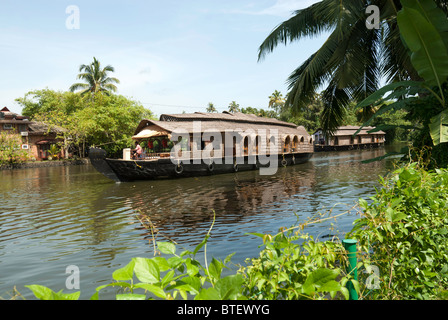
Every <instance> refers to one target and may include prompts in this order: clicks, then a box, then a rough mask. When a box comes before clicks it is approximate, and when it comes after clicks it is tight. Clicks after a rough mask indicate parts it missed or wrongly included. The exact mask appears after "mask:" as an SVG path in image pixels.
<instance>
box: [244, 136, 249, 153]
mask: <svg viewBox="0 0 448 320" xmlns="http://www.w3.org/2000/svg"><path fill="white" fill-rule="evenodd" d="M243 152H244V155H245V156H247V155H249V137H248V136H245V137H244V141H243Z"/></svg>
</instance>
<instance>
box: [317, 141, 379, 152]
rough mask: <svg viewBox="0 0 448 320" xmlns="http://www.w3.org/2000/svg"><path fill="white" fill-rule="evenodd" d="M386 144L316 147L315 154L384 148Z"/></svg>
mask: <svg viewBox="0 0 448 320" xmlns="http://www.w3.org/2000/svg"><path fill="white" fill-rule="evenodd" d="M383 146H384V143H378V142H375V143H363V144H360V145H356V144H354V145H353V144H352V145H346V146H323V145H315V146H314V152H321V151H347V150H364V149H373V148H380V147H383Z"/></svg>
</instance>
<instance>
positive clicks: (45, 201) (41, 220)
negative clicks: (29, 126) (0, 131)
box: [0, 149, 392, 299]
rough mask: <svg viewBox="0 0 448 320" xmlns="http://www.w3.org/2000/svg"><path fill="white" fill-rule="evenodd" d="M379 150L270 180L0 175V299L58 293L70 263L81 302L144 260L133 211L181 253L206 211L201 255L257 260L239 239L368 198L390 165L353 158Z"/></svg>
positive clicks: (68, 171)
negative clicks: (35, 289)
mask: <svg viewBox="0 0 448 320" xmlns="http://www.w3.org/2000/svg"><path fill="white" fill-rule="evenodd" d="M384 152H385V150H384V149H374V150H365V151H347V152H328V153H316V154H315V155H314V157H313V158H312V159H311V160H310V161H309V162H307V163H304V164H300V165H296V166H292V167H286V168H283V167H281V168H279V169H278V172H277V174H275V175H272V176H262V175H260V174H259V173H258V171H249V172H238V173H235V174H223V175H216V176H208V177H201V178H186V179H179V180H157V181H139V182H131V183H121V184H117V183H113V182H111V181H109V180H108V179H106V178H105V177H103V176H102V175H101V174H99V173H97V172H96V171H95V170H94V169H93V167H92V166H90V165H85V166H73V167H53V168H39V169H23V170H15V171H1V172H0V177H1V180H0V190H1V191H0V192H1V198H0V270H2V273H1V275H0V297H5V294H3V293H4V292H7V291H10V290H11V289H12V288H13V287H14V285H17V288H18V289H19V291H20V292H21V293H24V294H25V295H26V296H27V295H28V291H27V290H28V289H25V288H23V285H26V284H42V285H46V286H48V287H50V288H52V289H54V290H56V291H59V290H61V289H64V291H67V290H66V289H65V280H66V278H67V275H66V274H65V268H66V267H67V266H69V265H76V266H78V267H79V268H80V272H81V273H80V275H81V292H82V295H81V298H83V299H88V298H89V297H90V295H91V294H92V293H93V292H94V290H95V288H96V287H97V286H99V285H101V284H105V283H109V282H110V281H111V274H112V272H113V271H114V270H115V269H117V268H119V267H121V266H123V265H124V264H126V263H127V262H129V260H130V259H131V258H132V257H136V256H147V257H149V256H152V255H153V252H152V246H151V245H150V244H149V241H150V240H151V235H150V233H149V232H148V230H146V229H144V228H142V226H141V224H140V222H139V221H138V219H137V218H136V214H137V213H141V214H145V215H148V216H149V217H150V219H151V221H152V223H153V224H154V225H155V226H156V228H157V230H158V231H159V236H158V240H163V241H166V238H164V237H167V238H169V239H171V240H173V241H175V242H177V243H179V246H181V247H183V248H191V247H194V246H195V245H197V244H198V243H199V242H200V241H202V239H203V238H204V237H205V235H206V233H207V231H208V230H209V228H210V225H211V223H212V220H213V211H214V212H215V214H216V221H215V225H214V228H213V230H212V236H211V238H210V241H209V247H208V252H209V255H210V257H211V256H214V257H217V258H224V257H225V256H227V255H228V254H230V253H234V252H235V253H236V254H235V256H234V257H233V258H232V261H233V262H235V263H244V260H245V258H247V257H251V256H256V255H257V254H258V250H259V248H258V245H259V244H260V241H259V239H258V238H255V237H253V236H248V235H247V233H249V232H262V233H276V232H277V231H278V229H279V228H280V227H289V226H291V225H293V224H295V223H296V222H297V217H299V219H300V220H301V221H302V222H303V221H305V220H306V219H308V218H309V217H311V216H313V215H315V214H318V213H319V212H326V211H328V210H330V209H331V210H332V214H337V213H341V212H344V211H346V210H348V209H350V207H352V206H353V205H354V204H355V202H356V201H357V199H358V198H359V197H368V196H370V195H372V194H373V192H374V185H376V181H377V179H378V175H383V174H385V173H386V172H387V171H388V170H389V169H390V168H391V166H392V161H391V160H386V161H381V162H373V163H369V164H364V163H361V162H360V161H361V160H366V159H370V158H373V157H377V156H380V155H383V154H384ZM354 218H355V215H354V214H347V215H345V216H342V217H341V218H340V219H338V220H337V222H336V223H335V221H331V223H335V224H336V226H335V228H336V229H337V231H339V232H341V233H344V232H347V231H349V230H350V227H351V223H352V221H353V219H354ZM329 227H330V222H329V223H328V224H323V225H316V226H312V227H310V229H309V232H310V233H311V234H315V235H316V236H324V235H325V234H328V228H329ZM162 236H163V237H162ZM179 250H182V249H181V248H180V249H179ZM22 291H23V292H22ZM28 297H31V296H29V295H28ZM112 298H113V296H112Z"/></svg>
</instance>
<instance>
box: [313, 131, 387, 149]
mask: <svg viewBox="0 0 448 320" xmlns="http://www.w3.org/2000/svg"><path fill="white" fill-rule="evenodd" d="M359 128H360V127H357V126H342V127H339V128H338V129H337V130H336V132H335V133H334V134H333V135H332V136H330V137H326V136H325V135H324V133H323V131H322V129H317V130H316V132H314V134H313V140H314V151H315V152H319V151H339V150H353V149H370V148H378V147H381V146H384V142H385V141H386V139H385V136H386V133H385V132H384V131H375V132H369V131H371V130H373V129H375V127H362V128H361V130H360V131H359V132H358V133H357V134H356V135H354V134H355V133H356V132H357V131H358V130H359Z"/></svg>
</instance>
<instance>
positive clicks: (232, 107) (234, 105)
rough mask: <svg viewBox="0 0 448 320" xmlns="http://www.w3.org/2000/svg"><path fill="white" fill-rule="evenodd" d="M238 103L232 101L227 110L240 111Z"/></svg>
mask: <svg viewBox="0 0 448 320" xmlns="http://www.w3.org/2000/svg"><path fill="white" fill-rule="evenodd" d="M240 111H241V109H240V105H239V104H238V103H236V102H235V101H232V102H231V103H230V104H229V112H232V113H235V112H240Z"/></svg>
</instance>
